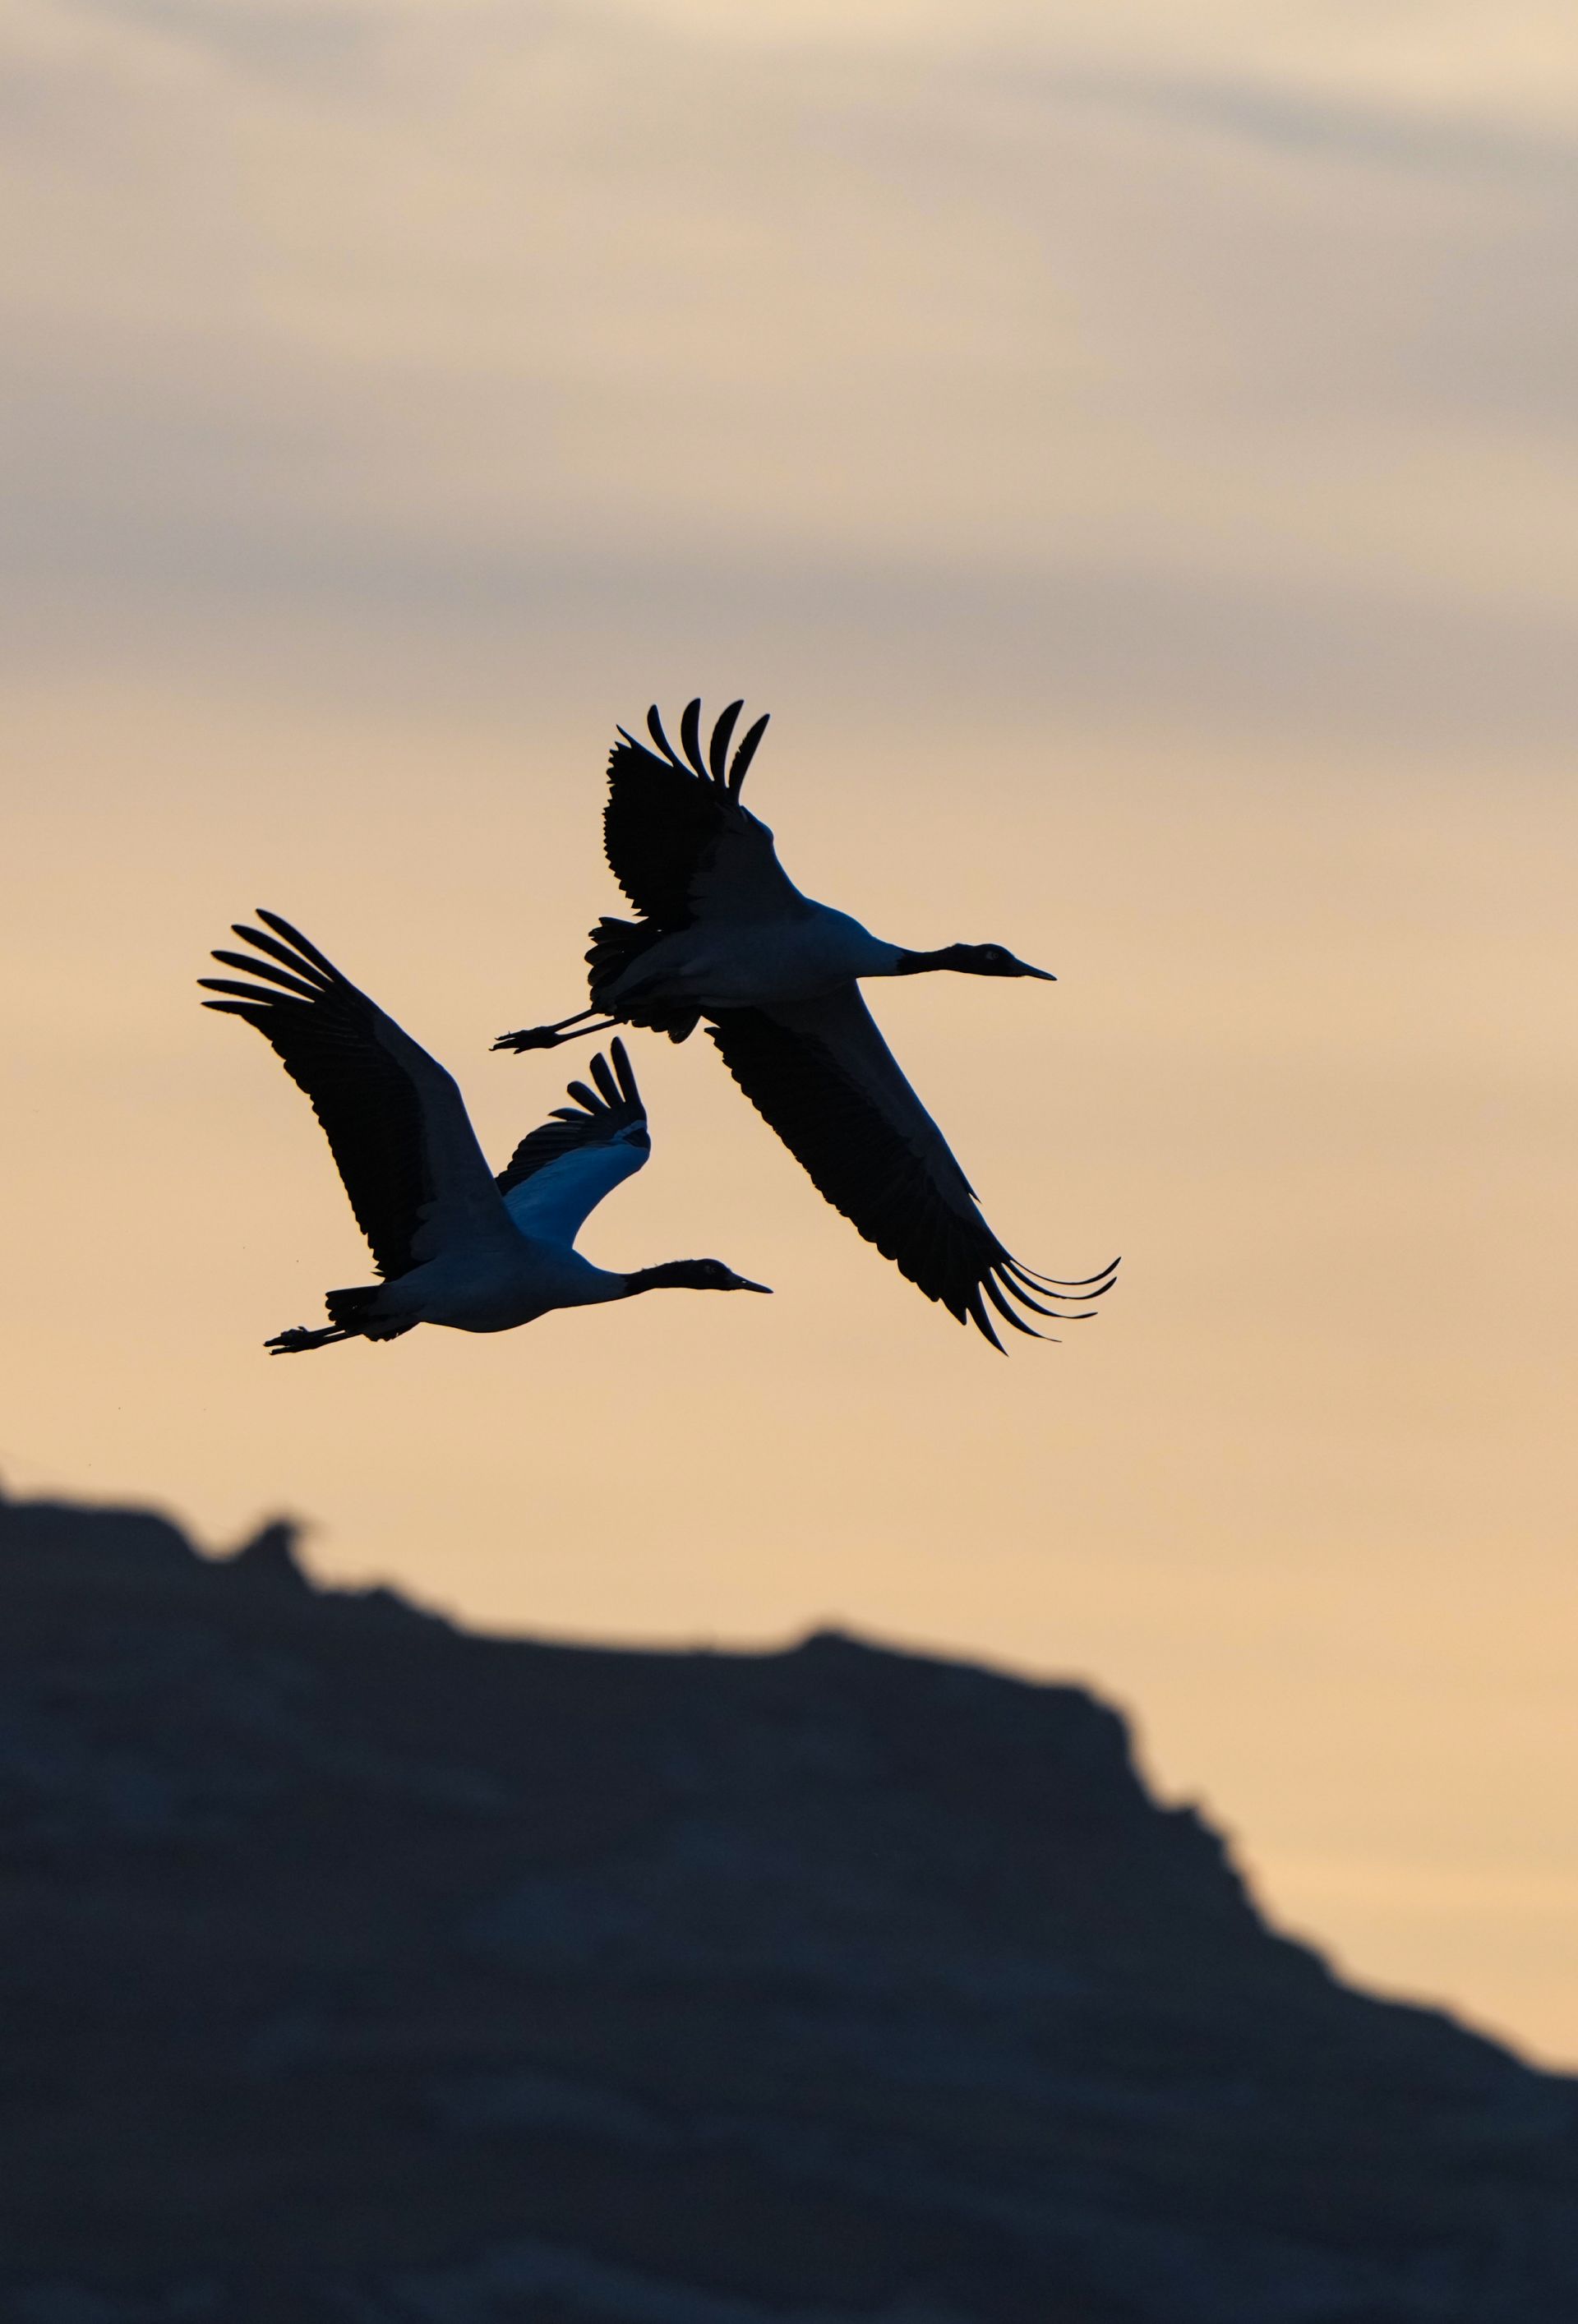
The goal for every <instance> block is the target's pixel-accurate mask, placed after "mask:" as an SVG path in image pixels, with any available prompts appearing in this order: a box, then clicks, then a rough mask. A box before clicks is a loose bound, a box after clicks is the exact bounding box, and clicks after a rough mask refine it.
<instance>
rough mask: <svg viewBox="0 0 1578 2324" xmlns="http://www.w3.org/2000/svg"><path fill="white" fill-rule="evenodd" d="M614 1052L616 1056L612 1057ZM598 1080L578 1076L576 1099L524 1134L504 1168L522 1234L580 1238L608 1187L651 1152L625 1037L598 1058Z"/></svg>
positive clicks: (510, 1206)
mask: <svg viewBox="0 0 1578 2324" xmlns="http://www.w3.org/2000/svg"><path fill="white" fill-rule="evenodd" d="M609 1058H612V1060H613V1062H612V1064H610V1062H609ZM591 1074H592V1080H593V1082H594V1083H595V1084H596V1086H595V1088H589V1087H588V1086H587V1084H586V1083H585V1082H572V1083H571V1084H570V1085H569V1090H568V1095H569V1096H570V1097H572V1098H574V1099H575V1100H576V1103H575V1104H574V1105H560V1106H556V1107H555V1108H554V1111H553V1117H552V1119H551V1120H549V1121H545V1122H544V1123H543V1125H542V1127H541V1128H540V1130H532V1131H531V1135H530V1136H529V1137H526V1138H523V1139H521V1143H520V1144H519V1146H517V1147H516V1148H515V1151H514V1152H513V1154H512V1156H511V1157H510V1159H509V1162H508V1164H507V1166H506V1167H505V1168H503V1170H501V1171H500V1173H499V1176H498V1181H497V1184H498V1189H499V1192H500V1194H502V1195H503V1198H504V1207H505V1208H506V1210H507V1211H508V1212H509V1213H510V1216H511V1218H512V1220H513V1221H514V1223H515V1225H516V1226H517V1227H518V1228H519V1229H520V1231H521V1233H522V1234H529V1235H535V1236H538V1237H540V1238H541V1239H542V1240H546V1241H557V1242H564V1243H573V1242H574V1240H575V1239H576V1236H577V1233H578V1232H579V1231H580V1229H581V1227H582V1225H583V1223H584V1222H585V1221H586V1218H587V1217H588V1216H589V1214H590V1213H592V1212H593V1211H594V1210H595V1208H596V1206H597V1204H598V1203H600V1202H601V1201H602V1200H603V1197H604V1194H610V1193H611V1192H612V1191H613V1189H614V1187H615V1186H617V1185H620V1184H622V1182H623V1180H624V1179H626V1178H630V1177H633V1176H634V1175H635V1173H636V1172H637V1171H638V1170H639V1169H640V1168H641V1165H642V1163H643V1162H645V1161H646V1159H647V1157H648V1156H649V1154H650V1153H651V1137H650V1136H649V1135H648V1131H647V1110H646V1107H645V1106H644V1105H643V1104H642V1102H641V1092H640V1090H639V1089H638V1088H637V1087H636V1079H635V1074H633V1072H632V1070H631V1063H630V1058H629V1057H628V1056H627V1055H626V1053H625V1047H624V1044H623V1041H618V1040H616V1041H614V1042H613V1043H611V1044H610V1048H609V1056H608V1057H604V1056H601V1055H599V1056H595V1057H594V1058H593V1060H592V1065H591Z"/></svg>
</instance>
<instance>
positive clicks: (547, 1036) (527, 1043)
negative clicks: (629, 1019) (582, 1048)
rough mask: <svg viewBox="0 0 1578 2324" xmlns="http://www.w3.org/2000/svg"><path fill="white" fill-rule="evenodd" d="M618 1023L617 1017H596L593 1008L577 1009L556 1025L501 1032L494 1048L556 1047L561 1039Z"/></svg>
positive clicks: (606, 1029) (599, 1029)
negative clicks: (591, 1021) (593, 1019)
mask: <svg viewBox="0 0 1578 2324" xmlns="http://www.w3.org/2000/svg"><path fill="white" fill-rule="evenodd" d="M587 1018H597V1019H598V1021H597V1022H596V1023H595V1024H588V1023H584V1022H583V1021H582V1020H583V1019H587ZM618 1023H619V1019H618V1018H617V1017H601V1018H599V1017H598V1012H597V1010H595V1009H577V1011H576V1013H575V1015H574V1016H573V1017H561V1018H560V1019H559V1020H558V1024H557V1025H529V1026H528V1027H527V1028H526V1029H525V1030H524V1031H523V1032H520V1033H501V1034H500V1035H499V1037H498V1039H497V1040H496V1041H495V1042H494V1048H495V1049H514V1050H517V1051H518V1050H521V1049H557V1048H558V1045H559V1043H560V1042H561V1041H578V1040H579V1039H580V1037H581V1036H582V1034H583V1033H606V1032H608V1031H610V1030H611V1028H613V1027H614V1026H616V1025H617V1024H618Z"/></svg>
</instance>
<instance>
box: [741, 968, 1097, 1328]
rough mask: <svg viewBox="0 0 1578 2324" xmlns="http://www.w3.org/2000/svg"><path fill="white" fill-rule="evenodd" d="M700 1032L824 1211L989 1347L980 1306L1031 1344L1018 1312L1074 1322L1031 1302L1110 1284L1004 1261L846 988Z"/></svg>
mask: <svg viewBox="0 0 1578 2324" xmlns="http://www.w3.org/2000/svg"><path fill="white" fill-rule="evenodd" d="M711 1031H712V1037H713V1039H714V1040H715V1042H716V1043H717V1045H718V1047H719V1049H720V1050H721V1051H722V1053H723V1058H724V1064H725V1065H727V1066H728V1069H729V1071H730V1072H731V1073H732V1074H733V1075H734V1079H735V1080H736V1081H737V1082H738V1083H739V1084H740V1087H741V1088H742V1089H743V1091H744V1093H745V1094H746V1096H747V1097H748V1098H749V1099H750V1101H751V1102H752V1105H753V1106H754V1107H755V1108H756V1110H757V1111H758V1112H759V1113H760V1114H761V1116H762V1117H763V1119H764V1120H767V1121H768V1122H770V1123H771V1126H772V1128H773V1129H774V1130H777V1132H778V1134H779V1136H780V1138H781V1139H783V1142H784V1144H785V1145H786V1146H787V1147H788V1148H789V1151H790V1153H791V1154H792V1155H793V1156H794V1157H795V1158H796V1160H797V1161H798V1162H800V1163H801V1164H803V1165H804V1167H805V1168H806V1169H807V1171H808V1172H809V1173H810V1176H811V1178H812V1181H813V1183H814V1184H815V1185H817V1187H818V1188H819V1189H820V1191H821V1192H822V1193H823V1194H825V1195H826V1198H827V1200H828V1201H829V1202H830V1203H832V1204H833V1205H834V1207H835V1210H840V1211H842V1212H843V1213H844V1217H845V1218H846V1219H848V1220H849V1221H850V1222H852V1224H853V1225H854V1226H855V1227H856V1228H858V1230H859V1231H860V1232H861V1233H862V1234H863V1236H864V1237H865V1239H866V1240H867V1241H868V1242H874V1243H875V1244H876V1246H877V1249H878V1250H880V1251H881V1253H882V1255H883V1257H884V1258H886V1259H891V1260H892V1261H893V1263H894V1265H895V1266H896V1267H897V1268H899V1269H900V1273H901V1274H904V1275H907V1276H908V1277H909V1280H910V1281H911V1283H913V1284H916V1285H918V1287H919V1288H920V1289H921V1290H922V1291H924V1292H925V1294H926V1296H927V1298H928V1299H937V1300H940V1301H941V1303H942V1305H944V1306H945V1307H946V1309H947V1310H948V1312H949V1314H952V1315H956V1316H957V1317H958V1319H959V1321H960V1323H964V1321H965V1320H966V1319H968V1320H969V1321H970V1322H972V1323H974V1324H975V1325H976V1326H977V1328H978V1329H979V1330H980V1331H982V1332H983V1333H985V1335H986V1337H987V1338H988V1339H989V1340H990V1341H991V1342H992V1346H993V1347H995V1348H1001V1345H1002V1342H1001V1340H999V1338H998V1336H997V1333H996V1332H995V1331H994V1330H993V1328H992V1318H991V1316H990V1315H989V1314H987V1305H986V1303H987V1302H990V1303H991V1305H992V1307H994V1308H995V1309H996V1311H997V1313H998V1314H999V1315H1000V1316H1001V1317H1003V1318H1004V1319H1005V1320H1006V1321H1007V1322H1008V1323H1011V1324H1012V1325H1013V1326H1014V1327H1015V1329H1016V1330H1018V1331H1021V1332H1028V1333H1029V1334H1030V1336H1031V1337H1032V1338H1034V1339H1039V1338H1042V1337H1044V1336H1045V1335H1044V1334H1043V1333H1038V1332H1037V1331H1036V1330H1035V1327H1034V1325H1033V1324H1029V1323H1026V1322H1025V1321H1024V1319H1023V1317H1022V1316H1021V1315H1020V1314H1019V1312H1018V1310H1019V1308H1020V1307H1026V1308H1029V1310H1030V1312H1031V1313H1032V1314H1037V1315H1044V1316H1048V1317H1051V1318H1053V1319H1054V1320H1056V1321H1059V1322H1066V1321H1074V1320H1075V1318H1074V1317H1072V1316H1067V1315H1066V1314H1063V1312H1062V1311H1061V1310H1060V1309H1059V1308H1058V1307H1057V1306H1056V1305H1054V1306H1043V1305H1041V1304H1040V1301H1041V1300H1042V1299H1046V1298H1050V1299H1052V1300H1054V1301H1057V1300H1064V1299H1068V1298H1075V1299H1080V1300H1085V1299H1095V1298H1099V1297H1100V1296H1101V1294H1102V1293H1103V1291H1106V1290H1108V1289H1109V1288H1110V1287H1111V1286H1112V1273H1113V1268H1115V1267H1116V1266H1117V1263H1118V1262H1117V1261H1116V1259H1114V1260H1113V1262H1112V1267H1106V1268H1103V1269H1102V1271H1101V1273H1100V1274H1099V1275H1093V1276H1090V1277H1086V1278H1085V1279H1084V1281H1082V1282H1078V1283H1065V1282H1058V1281H1056V1280H1055V1279H1053V1278H1052V1277H1043V1276H1038V1275H1035V1274H1032V1273H1031V1271H1030V1269H1029V1268H1025V1267H1021V1266H1020V1263H1019V1261H1018V1260H1017V1259H1012V1258H1010V1255H1009V1253H1008V1251H1007V1250H1004V1248H1003V1246H1002V1244H1001V1242H999V1240H998V1239H997V1237H996V1236H995V1235H994V1234H993V1233H992V1229H991V1228H990V1227H989V1226H988V1225H987V1223H986V1221H985V1220H984V1219H983V1217H982V1215H981V1213H980V1211H979V1210H978V1208H977V1207H976V1203H975V1198H974V1194H973V1192H972V1190H971V1188H970V1185H969V1183H968V1181H967V1180H966V1178H965V1176H964V1172H963V1171H962V1170H961V1169H960V1167H959V1166H958V1164H957V1162H955V1159H954V1157H953V1155H952V1153H951V1152H950V1151H949V1149H948V1146H947V1141H946V1139H945V1138H944V1137H943V1134H942V1132H941V1130H939V1129H938V1128H937V1124H936V1122H935V1121H933V1120H932V1118H931V1116H930V1115H929V1114H928V1113H927V1111H926V1108H925V1107H924V1106H923V1105H922V1104H921V1102H920V1100H919V1099H918V1097H917V1096H916V1094H915V1092H914V1091H913V1090H912V1089H911V1088H910V1086H909V1083H908V1082H907V1081H906V1080H905V1078H904V1075H903V1074H902V1073H901V1072H900V1068H899V1064H898V1061H897V1059H896V1058H895V1057H894V1056H893V1053H892V1051H891V1049H890V1048H889V1047H888V1045H887V1043H886V1042H885V1041H884V1040H883V1038H882V1037H881V1033H880V1032H879V1031H878V1030H877V1028H876V1024H875V1022H874V1020H873V1019H872V1014H871V1011H870V1010H868V1009H867V1007H866V1005H865V1002H864V1001H863V1000H862V998H861V995H860V991H859V988H858V986H856V985H854V984H849V985H844V986H841V987H840V988H839V990H838V991H836V992H835V993H833V994H832V995H830V996H829V997H828V998H827V999H826V1000H821V1001H790V1002H780V1003H778V1004H776V1005H775V1006H774V1007H772V1008H771V1009H730V1010H720V1011H719V1012H718V1014H717V1018H716V1021H715V1023H714V1025H713V1026H712V1028H711ZM1081 1312H1083V1313H1084V1314H1092V1313H1094V1310H1093V1309H1084V1310H1083V1311H1081Z"/></svg>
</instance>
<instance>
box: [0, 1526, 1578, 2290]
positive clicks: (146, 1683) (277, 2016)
mask: <svg viewBox="0 0 1578 2324" xmlns="http://www.w3.org/2000/svg"><path fill="white" fill-rule="evenodd" d="M0 1683H3V1693H0V1841H3V1844H4V1850H5V1884H4V1903H5V1909H4V1918H3V1923H0V2012H3V2022H4V2029H5V2032H4V2054H3V2056H0V2091H3V2096H4V2104H5V2137H4V2147H3V2151H0V2314H4V2315H5V2317H7V2318H15V2319H25V2324H121V2319H127V2320H128V2324H130V2319H139V2324H153V2319H159V2324H166V2320H167V2319H168V2324H174V2319H208V2318H213V2319H224V2324H229V2319H237V2324H248V2319H258V2324H262V2319H269V2324H330V2319H337V2320H338V2319H346V2320H347V2324H397V2319H399V2324H857V2319H859V2324H1195V2319H1200V2324H1284V2319H1287V2324H1293V2319H1299V2324H1316V2319H1331V2324H1338V2319H1342V2324H1405V2319H1407V2320H1408V2324H1412V2319H1463V2324H1470V2319H1472V2324H1573V2319H1575V2318H1578V2102H1575V2088H1578V2086H1574V2085H1573V2084H1572V2083H1570V2082H1567V2081H1565V2080H1560V2079H1558V2078H1555V2077H1551V2076H1545V2075H1540V2074H1536V2073H1535V2072H1533V2071H1531V2070H1528V2069H1527V2068H1526V2067H1524V2066H1523V2065H1521V2064H1519V2063H1518V2061H1515V2060H1514V2059H1512V2058H1510V2057H1509V2056H1507V2055H1506V2054H1505V2053H1504V2052H1501V2051H1500V2050H1498V2049H1496V2048H1495V2047H1494V2046H1493V2045H1491V2044H1490V2043H1487V2042H1483V2041H1481V2040H1479V2039H1477V2038H1475V2037H1473V2036H1472V2035H1471V2034H1469V2033H1465V2032H1463V2030H1462V2029H1461V2028H1459V2027H1457V2026H1455V2025H1453V2024H1451V2023H1450V2022H1448V2021H1447V2020H1445V2019H1444V2018H1442V2017H1439V2016H1437V2015H1432V2014H1430V2013H1428V2012H1426V2011H1422V2010H1416V2009H1408V2008H1404V2007H1400V2006H1396V2005H1391V2004H1381V2003H1378V2002H1374V2001H1370V2000H1368V1999H1365V1998H1364V1997H1361V1996H1359V1995H1356V1994H1353V1993H1352V1992H1349V1991H1347V1990H1345V1989H1344V1988H1343V1987H1341V1986H1339V1985H1337V1984H1336V1983H1335V1982H1334V1981H1333V1979H1332V1978H1330V1977H1329V1976H1328V1974H1327V1973H1326V1971H1325V1970H1324V1968H1323V1967H1322V1965H1321V1964H1320V1962H1319V1961H1318V1960H1316V1959H1315V1957H1314V1956H1313V1955H1312V1954H1311V1953H1309V1952H1308V1951H1306V1950H1303V1949H1302V1948H1300V1947H1297V1946H1295V1945H1292V1944H1289V1943H1287V1942H1285V1941H1282V1940H1280V1939H1278V1938H1276V1937H1274V1936H1272V1935H1270V1934H1269V1932H1267V1931H1266V1929H1265V1928H1264V1926H1263V1925H1262V1924H1261V1923H1260V1921H1259V1919H1258V1918H1257V1917H1256V1914H1255V1912H1254V1909H1253V1907H1252V1906H1251V1904H1250V1903H1249V1901H1248V1899H1247V1898H1246V1896H1245V1894H1244V1891H1243V1889H1242V1887H1241V1885H1240V1882H1239V1880H1238V1879H1237V1877H1235V1875H1234V1873H1233V1871H1232V1867H1231V1866H1230V1865H1229V1864H1228V1863H1227V1861H1226V1860H1225V1858H1224V1857H1223V1849H1222V1847H1221V1844H1220V1842H1219V1841H1218V1840H1217V1839H1216V1838H1215V1836H1214V1835H1213V1833H1212V1832H1211V1831H1209V1830H1208V1829H1207V1828H1206V1827H1205V1826H1204V1825H1203V1824H1202V1823H1201V1822H1200V1821H1198V1820H1197V1819H1196V1818H1195V1816H1193V1815H1192V1814H1190V1813H1187V1812H1178V1811H1176V1810H1173V1811H1168V1810H1163V1809H1161V1808H1158V1806H1157V1805H1156V1804H1155V1803H1153V1802H1152V1801H1151V1800H1150V1799H1149V1797H1148V1795H1147V1794H1146V1793H1145V1791H1144V1789H1143V1788H1142V1786H1141V1784H1140V1782H1139V1780H1138V1778H1137V1777H1136V1775H1135V1773H1134V1770H1133V1767H1132V1765H1131V1763H1130V1757H1129V1749H1128V1742H1127V1738H1126V1734H1125V1730H1124V1728H1123V1725H1122V1722H1121V1720H1119V1719H1118V1718H1117V1717H1116V1716H1115V1715H1114V1714H1113V1713H1112V1711H1109V1710H1106V1709H1104V1708H1103V1706H1102V1705H1100V1704H1099V1703H1097V1702H1095V1701H1092V1699H1091V1698H1090V1697H1089V1696H1088V1695H1086V1694H1084V1693H1083V1692H1079V1691H1078V1690H1077V1689H1075V1688H1070V1687H1058V1686H1030V1685H1026V1684H1022V1683H1019V1682H1017V1681H1014V1680H1010V1679H1007V1678H1003V1677H1000V1676H994V1675H992V1674H989V1673H987V1672H984V1671H980V1670H974V1669H969V1668H963V1667H958V1666H955V1665H950V1664H946V1663H939V1662H930V1661H922V1660H918V1659H916V1658H913V1657H910V1656H908V1655H896V1654H888V1653H884V1652H881V1651H879V1650H877V1649H875V1648H872V1647H870V1646H862V1645H860V1644H858V1643H856V1642H854V1641H853V1640H851V1639H848V1638H844V1637H815V1638H812V1639H810V1640H808V1641H807V1643H806V1644H805V1645H804V1646H800V1647H798V1648H797V1649H796V1650H795V1651H793V1652H791V1653H788V1654H780V1655H763V1656H751V1655H660V1654H627V1653H602V1652H596V1651H593V1650H589V1649H581V1648H568V1647H558V1646H539V1645H533V1644H530V1643H526V1642H505V1641H500V1640H495V1639H489V1638H481V1637H466V1636H464V1635H462V1634H459V1633H457V1632H456V1631H455V1630H453V1629H451V1628H448V1626H447V1625H446V1624H444V1623H442V1622H440V1621H437V1620H433V1619H430V1618H426V1617H424V1616H421V1615H420V1614H418V1613H416V1612H414V1611H413V1610H411V1609H409V1608H407V1607H406V1606H404V1605H403V1604H402V1603H401V1601H400V1600H397V1599H394V1598H392V1597H391V1596H389V1595H387V1594H386V1593H382V1592H374V1593H371V1594H370V1595H366V1596H353V1595H344V1594H334V1593H329V1592H319V1591H315V1590H313V1589H312V1588H310V1587H309V1585H308V1584H307V1582H305V1581H304V1580H303V1579H302V1578H301V1576H300V1573H299V1572H298V1571H297V1569H296V1567H295V1565H294V1563H293V1561H292V1559H291V1554H290V1544H289V1539H288V1536H287V1535H286V1534H285V1533H284V1532H283V1531H282V1530H280V1529H276V1530H274V1531H273V1532H272V1533H270V1534H268V1535H263V1536H262V1537H260V1539H259V1541H258V1542H257V1543H255V1544H254V1545H251V1546H250V1547H249V1548H248V1549H247V1550H246V1551H245V1553H243V1554H241V1555H239V1556H238V1557H235V1558H233V1559H230V1560H227V1561H225V1562H217V1561H213V1560H209V1559H205V1558H202V1557H199V1556H198V1555H197V1554H195V1553H194V1552H193V1551H192V1549H191V1548H190V1546H189V1544H188V1543H187V1541H186V1540H185V1539H184V1537H183V1536H182V1535H181V1534H180V1532H178V1531H177V1530H176V1529H175V1528H174V1527H173V1526H170V1525H168V1524H167V1523H165V1522H164V1521H163V1520H162V1519H161V1518H159V1517H152V1516H149V1515H146V1514H138V1513H130V1512H112V1511H103V1510H89V1509H82V1508H58V1507H48V1506H43V1505H38V1504H34V1505H31V1506H30V1505H21V1504H15V1503H4V1502H0Z"/></svg>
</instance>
